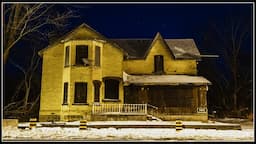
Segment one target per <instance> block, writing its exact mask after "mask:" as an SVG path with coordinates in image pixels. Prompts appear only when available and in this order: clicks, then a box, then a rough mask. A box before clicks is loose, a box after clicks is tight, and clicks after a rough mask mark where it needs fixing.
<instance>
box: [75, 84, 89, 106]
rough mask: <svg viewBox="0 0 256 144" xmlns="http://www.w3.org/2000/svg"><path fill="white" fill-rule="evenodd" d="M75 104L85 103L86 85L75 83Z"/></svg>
mask: <svg viewBox="0 0 256 144" xmlns="http://www.w3.org/2000/svg"><path fill="white" fill-rule="evenodd" d="M74 102H75V103H86V102H87V83H85V82H76V83H75V100H74Z"/></svg>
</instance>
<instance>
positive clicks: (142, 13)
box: [71, 4, 252, 38]
mask: <svg viewBox="0 0 256 144" xmlns="http://www.w3.org/2000/svg"><path fill="white" fill-rule="evenodd" d="M72 7H73V8H74V9H76V10H77V11H78V13H79V14H80V15H81V17H80V18H79V19H74V21H72V25H71V27H72V26H75V25H79V24H80V23H82V22H85V23H87V24H88V25H90V26H91V27H93V28H94V29H96V30H97V31H98V32H100V33H102V34H103V35H105V36H106V37H108V38H153V37H154V36H155V34H156V33H157V32H160V33H161V34H162V35H163V37H164V38H191V37H192V38H195V37H197V36H198V35H199V34H200V33H201V32H202V31H203V29H204V28H205V27H207V26H208V25H209V23H219V22H221V21H224V20H225V19H227V17H228V16H231V15H232V16H243V17H251V10H252V5H249V4H247V5H246V4H123V5H121V4H97V5H96V4H93V5H92V4H91V5H88V4H84V5H82V4H81V5H73V6H72Z"/></svg>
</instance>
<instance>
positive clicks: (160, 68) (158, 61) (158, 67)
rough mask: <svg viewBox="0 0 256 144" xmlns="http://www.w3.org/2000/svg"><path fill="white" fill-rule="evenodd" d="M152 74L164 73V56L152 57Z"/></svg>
mask: <svg viewBox="0 0 256 144" xmlns="http://www.w3.org/2000/svg"><path fill="white" fill-rule="evenodd" d="M154 73H156V74H163V73H164V56H163V55H154Z"/></svg>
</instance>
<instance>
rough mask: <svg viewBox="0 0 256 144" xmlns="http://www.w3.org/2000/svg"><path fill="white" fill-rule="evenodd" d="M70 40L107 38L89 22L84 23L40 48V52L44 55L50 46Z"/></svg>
mask: <svg viewBox="0 0 256 144" xmlns="http://www.w3.org/2000/svg"><path fill="white" fill-rule="evenodd" d="M70 40H102V41H106V40H107V38H106V37H104V36H103V35H101V34H100V33H99V32H97V31H96V30H94V29H93V28H91V27H90V26H88V25H87V24H85V23H83V24H81V25H80V26H78V27H76V28H75V29H73V30H72V31H70V32H68V33H67V34H65V35H64V36H62V37H60V38H59V39H58V40H56V41H55V42H54V43H52V44H50V45H48V46H47V47H46V48H44V49H42V50H40V51H39V52H38V53H39V55H42V54H43V53H44V52H45V51H47V50H48V49H50V48H53V47H54V46H55V45H57V44H60V43H65V42H68V41H70Z"/></svg>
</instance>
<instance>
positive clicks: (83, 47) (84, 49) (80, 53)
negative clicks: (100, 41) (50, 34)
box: [75, 45, 89, 66]
mask: <svg viewBox="0 0 256 144" xmlns="http://www.w3.org/2000/svg"><path fill="white" fill-rule="evenodd" d="M83 52H84V53H83ZM83 54H84V55H83ZM82 58H85V59H87V60H88V58H89V46H88V45H76V57H75V65H85V66H88V64H84V62H83V60H82Z"/></svg>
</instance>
